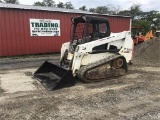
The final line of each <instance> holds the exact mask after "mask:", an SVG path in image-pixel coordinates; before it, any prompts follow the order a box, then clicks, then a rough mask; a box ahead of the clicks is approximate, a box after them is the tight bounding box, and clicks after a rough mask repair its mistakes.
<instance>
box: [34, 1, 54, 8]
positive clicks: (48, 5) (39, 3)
mask: <svg viewBox="0 0 160 120" xmlns="http://www.w3.org/2000/svg"><path fill="white" fill-rule="evenodd" d="M33 5H35V6H47V7H56V4H55V1H53V0H43V1H42V2H39V1H38V2H35V3H34V4H33Z"/></svg>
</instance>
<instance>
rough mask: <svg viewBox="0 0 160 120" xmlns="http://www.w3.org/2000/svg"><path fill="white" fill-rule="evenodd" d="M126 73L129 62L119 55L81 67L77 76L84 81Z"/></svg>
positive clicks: (104, 78)
mask: <svg viewBox="0 0 160 120" xmlns="http://www.w3.org/2000/svg"><path fill="white" fill-rule="evenodd" d="M126 73H127V62H126V60H125V58H124V57H123V56H121V55H118V56H111V57H109V58H106V59H103V60H100V61H98V62H95V63H91V64H89V65H86V66H83V67H81V69H80V70H79V71H78V75H77V76H78V78H79V79H81V80H82V81H84V82H97V81H104V80H106V79H110V78H116V77H120V76H123V75H125V74H126Z"/></svg>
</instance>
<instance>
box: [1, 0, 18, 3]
mask: <svg viewBox="0 0 160 120" xmlns="http://www.w3.org/2000/svg"><path fill="white" fill-rule="evenodd" d="M3 1H4V3H11V4H19V1H18V0H3Z"/></svg>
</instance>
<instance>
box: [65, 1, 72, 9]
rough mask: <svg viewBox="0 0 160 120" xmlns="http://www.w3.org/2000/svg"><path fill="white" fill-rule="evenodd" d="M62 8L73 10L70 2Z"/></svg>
mask: <svg viewBox="0 0 160 120" xmlns="http://www.w3.org/2000/svg"><path fill="white" fill-rule="evenodd" d="M64 6H65V8H66V9H74V7H73V5H72V3H71V2H66V3H65V4H64Z"/></svg>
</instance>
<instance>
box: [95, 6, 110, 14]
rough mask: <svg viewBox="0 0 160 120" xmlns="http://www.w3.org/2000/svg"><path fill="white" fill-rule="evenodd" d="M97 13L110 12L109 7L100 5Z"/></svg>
mask: <svg viewBox="0 0 160 120" xmlns="http://www.w3.org/2000/svg"><path fill="white" fill-rule="evenodd" d="M96 13H99V14H107V13H108V8H107V7H106V6H98V7H97V8H96Z"/></svg>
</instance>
